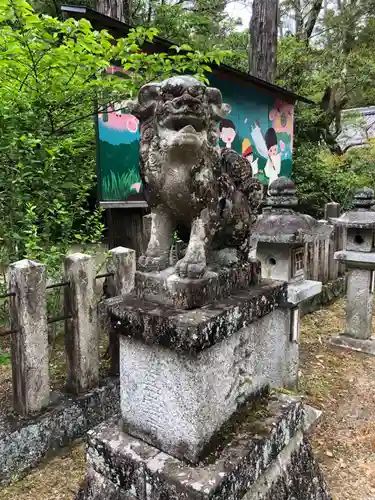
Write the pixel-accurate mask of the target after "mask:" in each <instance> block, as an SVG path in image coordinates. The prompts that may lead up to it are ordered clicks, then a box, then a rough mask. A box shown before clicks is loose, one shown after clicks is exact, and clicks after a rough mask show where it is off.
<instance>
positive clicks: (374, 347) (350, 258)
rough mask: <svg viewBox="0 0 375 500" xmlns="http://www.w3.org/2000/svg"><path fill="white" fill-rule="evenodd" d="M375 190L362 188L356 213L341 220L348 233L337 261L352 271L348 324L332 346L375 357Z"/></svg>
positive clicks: (348, 293)
mask: <svg viewBox="0 0 375 500" xmlns="http://www.w3.org/2000/svg"><path fill="white" fill-rule="evenodd" d="M374 202H375V200H374V191H373V190H372V189H369V188H363V189H359V190H358V191H357V192H356V193H355V195H354V210H353V211H350V212H346V213H345V214H343V215H342V216H341V217H339V218H338V219H332V223H333V224H334V225H335V226H339V227H343V228H345V230H346V244H345V248H344V249H343V250H341V251H339V252H336V253H335V259H336V260H338V261H339V262H342V263H344V264H345V265H346V266H347V269H348V272H349V273H348V282H347V303H346V325H345V330H344V332H343V333H341V334H340V335H338V336H336V337H333V338H332V339H331V343H332V344H334V345H338V346H342V347H345V348H348V349H353V350H355V351H363V352H365V353H367V354H372V355H375V342H374V339H373V337H372V310H373V294H374V277H375V275H374V270H375V245H374V234H375V211H374V210H373V205H374Z"/></svg>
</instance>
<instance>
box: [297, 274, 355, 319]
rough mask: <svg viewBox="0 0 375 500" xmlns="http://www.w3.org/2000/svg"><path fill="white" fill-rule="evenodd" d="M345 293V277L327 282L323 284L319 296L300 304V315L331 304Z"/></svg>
mask: <svg viewBox="0 0 375 500" xmlns="http://www.w3.org/2000/svg"><path fill="white" fill-rule="evenodd" d="M345 293H346V276H340V277H339V278H337V279H335V280H333V281H329V282H328V283H325V284H323V286H322V291H321V293H320V294H319V295H316V296H315V297H311V298H310V299H308V300H306V301H304V302H302V304H301V315H302V316H303V315H305V314H309V313H311V312H313V311H316V310H317V309H320V308H321V307H322V306H325V305H328V304H331V303H332V302H334V301H335V300H337V299H339V298H341V297H343V296H344V295H345Z"/></svg>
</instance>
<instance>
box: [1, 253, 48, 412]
mask: <svg viewBox="0 0 375 500" xmlns="http://www.w3.org/2000/svg"><path fill="white" fill-rule="evenodd" d="M8 283H9V291H10V292H12V293H14V294H15V297H14V300H13V301H11V303H10V316H11V328H12V329H13V330H15V331H16V333H14V334H13V335H12V370H13V407H14V409H15V411H16V412H17V413H18V414H20V415H23V416H26V415H32V414H33V413H37V412H39V411H40V410H41V409H42V408H43V407H45V406H47V405H48V403H49V393H50V387H49V371H48V324H47V302H46V272H45V266H44V265H43V264H39V263H37V262H34V261H32V260H28V259H24V260H21V261H19V262H15V263H14V264H11V265H10V266H9V271H8Z"/></svg>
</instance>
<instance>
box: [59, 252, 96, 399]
mask: <svg viewBox="0 0 375 500" xmlns="http://www.w3.org/2000/svg"><path fill="white" fill-rule="evenodd" d="M65 279H66V281H68V282H69V284H70V286H68V287H67V288H66V289H65V301H64V303H65V314H66V315H67V316H68V315H70V316H71V317H70V318H68V319H66V320H65V349H66V353H67V358H68V388H69V390H71V391H72V392H74V393H75V394H79V393H81V392H86V391H88V390H90V389H92V388H93V387H96V386H97V385H98V382H99V332H98V326H97V305H96V300H95V287H94V281H95V266H94V258H93V257H91V256H90V255H86V254H82V253H74V254H72V255H69V256H68V257H67V258H66V260H65Z"/></svg>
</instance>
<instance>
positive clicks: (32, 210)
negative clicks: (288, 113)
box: [0, 0, 226, 271]
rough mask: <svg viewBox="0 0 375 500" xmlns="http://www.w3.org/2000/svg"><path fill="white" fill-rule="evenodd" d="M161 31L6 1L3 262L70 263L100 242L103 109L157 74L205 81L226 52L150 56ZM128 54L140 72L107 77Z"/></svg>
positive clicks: (1, 11)
mask: <svg viewBox="0 0 375 500" xmlns="http://www.w3.org/2000/svg"><path fill="white" fill-rule="evenodd" d="M156 34H157V30H156V29H154V28H150V29H143V28H137V29H135V30H132V31H131V32H130V33H129V35H128V36H127V37H126V38H123V39H119V40H114V39H113V37H112V36H111V35H109V33H108V32H106V31H101V32H98V31H95V30H93V28H92V27H91V25H90V23H89V22H88V21H87V20H85V19H82V20H80V21H75V20H73V19H69V20H66V21H64V22H63V21H60V20H58V19H56V18H54V17H49V16H46V15H38V14H36V13H35V12H34V11H33V9H32V8H31V6H30V5H29V4H28V3H27V2H25V1H24V0H0V51H1V54H0V162H1V169H0V218H1V221H2V224H1V226H0V262H1V263H2V264H3V265H6V264H8V263H9V262H10V261H14V260H17V259H20V258H24V257H28V258H32V259H36V260H39V261H43V262H46V263H47V264H48V266H49V270H50V271H51V270H53V269H55V270H60V260H61V257H62V256H63V255H65V254H66V252H67V250H68V248H69V247H70V246H71V245H73V244H75V243H79V244H86V243H91V242H95V241H98V240H99V239H100V237H101V234H102V231H103V224H102V222H101V212H100V210H95V211H94V212H93V211H92V209H90V207H89V204H88V200H89V196H90V194H91V192H92V191H93V190H94V189H95V183H96V177H95V134H94V120H93V116H94V115H95V114H97V113H99V112H104V111H106V110H107V107H108V103H116V102H121V101H125V100H127V99H129V98H132V97H134V96H135V94H136V92H137V91H138V89H139V87H140V86H141V85H142V84H144V83H145V82H148V81H150V80H153V79H155V78H156V77H158V78H164V77H168V76H171V74H173V73H176V72H177V73H183V72H189V73H192V74H194V75H196V76H197V78H200V79H201V80H205V79H206V77H205V71H206V70H207V63H209V62H212V61H218V62H220V61H221V59H222V58H223V57H224V56H225V55H226V54H225V53H224V52H222V51H218V50H213V51H211V52H209V53H204V52H202V51H197V52H195V53H192V52H191V51H188V52H187V53H183V54H182V53H180V52H176V51H174V52H173V53H171V54H151V55H150V54H145V53H142V52H140V47H141V45H142V43H143V42H144V41H145V40H148V41H152V39H153V37H154V36H155V35H156ZM113 61H118V62H119V63H120V64H121V65H122V66H123V67H124V68H125V69H126V70H128V71H129V72H130V76H129V78H126V79H123V80H120V79H118V78H116V77H113V76H111V75H106V73H105V70H106V68H107V67H108V66H109V65H110V64H111V63H112V62H113Z"/></svg>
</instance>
